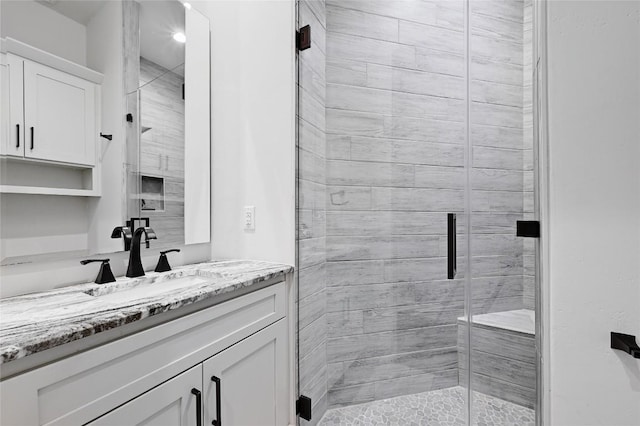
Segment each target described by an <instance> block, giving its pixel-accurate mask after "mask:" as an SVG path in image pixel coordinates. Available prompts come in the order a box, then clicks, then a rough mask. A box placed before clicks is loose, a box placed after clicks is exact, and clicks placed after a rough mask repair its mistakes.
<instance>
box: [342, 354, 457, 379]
mask: <svg viewBox="0 0 640 426" xmlns="http://www.w3.org/2000/svg"><path fill="white" fill-rule="evenodd" d="M457 362H458V359H457V348H455V347H453V348H443V349H432V350H424V351H417V352H408V353H399V354H393V355H387V356H382V357H374V358H364V359H358V360H354V361H347V362H343V363H340V364H330V365H334V367H333V372H332V385H334V386H336V387H345V386H353V385H358V384H364V383H371V382H377V381H380V380H390V379H394V378H397V377H406V376H415V375H419V374H425V373H430V372H434V371H441V370H451V369H455V368H456V367H457ZM330 370H331V368H330Z"/></svg>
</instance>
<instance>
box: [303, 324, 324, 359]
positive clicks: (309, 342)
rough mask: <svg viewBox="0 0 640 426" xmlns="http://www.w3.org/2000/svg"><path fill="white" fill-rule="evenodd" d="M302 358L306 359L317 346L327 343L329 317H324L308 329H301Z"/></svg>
mask: <svg viewBox="0 0 640 426" xmlns="http://www.w3.org/2000/svg"><path fill="white" fill-rule="evenodd" d="M299 339H300V357H301V358H304V357H306V356H307V355H308V354H310V353H311V352H312V351H313V350H314V349H315V348H316V347H317V346H319V345H324V344H325V343H326V341H327V316H326V315H323V316H321V317H320V318H318V319H317V320H315V321H314V322H312V323H311V324H309V325H308V326H307V327H305V328H303V329H300V336H299Z"/></svg>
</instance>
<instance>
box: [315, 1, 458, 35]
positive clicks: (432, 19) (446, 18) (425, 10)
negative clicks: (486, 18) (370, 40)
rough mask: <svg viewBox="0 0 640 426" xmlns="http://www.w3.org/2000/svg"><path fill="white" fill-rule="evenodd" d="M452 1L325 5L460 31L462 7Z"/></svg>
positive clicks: (360, 2) (349, 2) (334, 3)
mask: <svg viewBox="0 0 640 426" xmlns="http://www.w3.org/2000/svg"><path fill="white" fill-rule="evenodd" d="M456 3H457V2H454V1H403V0H367V1H362V0H330V1H327V5H331V6H340V7H344V8H349V9H353V10H360V11H362V12H368V13H374V14H377V15H381V16H390V17H394V18H397V19H402V20H404V21H411V22H418V23H423V24H430V25H438V26H442V27H443V28H455V29H459V30H460V31H462V25H463V20H464V15H463V10H462V8H461V7H460V6H459V5H457V4H456Z"/></svg>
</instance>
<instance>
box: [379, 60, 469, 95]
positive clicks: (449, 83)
mask: <svg viewBox="0 0 640 426" xmlns="http://www.w3.org/2000/svg"><path fill="white" fill-rule="evenodd" d="M384 65H386V64H383V65H376V64H375V63H368V64H367V86H369V87H374V88H377V89H387V90H394V91H398V92H405V93H415V94H419V95H431V96H440V97H445V98H454V99H464V97H465V84H464V79H463V78H461V77H456V76H452V75H447V74H437V73H433V72H426V71H417V70H412V69H406V68H398V67H391V66H384Z"/></svg>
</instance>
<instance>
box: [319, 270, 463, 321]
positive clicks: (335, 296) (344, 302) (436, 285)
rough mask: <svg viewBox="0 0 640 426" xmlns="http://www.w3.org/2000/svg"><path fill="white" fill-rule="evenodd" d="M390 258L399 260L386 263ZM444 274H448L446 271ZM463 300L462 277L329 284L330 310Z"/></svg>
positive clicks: (328, 301) (328, 307) (354, 309)
mask: <svg viewBox="0 0 640 426" xmlns="http://www.w3.org/2000/svg"><path fill="white" fill-rule="evenodd" d="M387 262H400V261H385V263H387ZM441 262H442V261H441ZM445 266H446V265H445ZM444 275H445V276H446V271H445V274H444ZM423 278H424V277H423ZM462 300H464V286H463V283H462V281H460V280H455V281H447V280H441V281H432V282H397V283H385V284H369V285H363V286H355V285H347V286H341V287H327V310H328V311H329V312H339V311H345V310H352V311H357V310H365V309H374V308H386V307H392V306H415V305H420V304H430V303H449V302H454V301H456V302H459V301H462Z"/></svg>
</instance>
